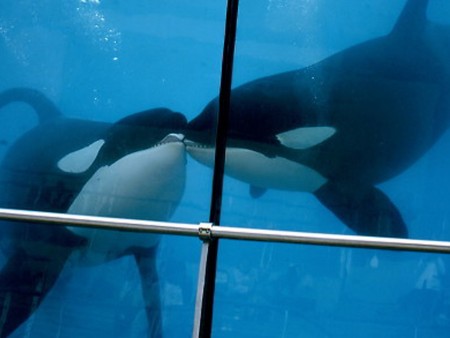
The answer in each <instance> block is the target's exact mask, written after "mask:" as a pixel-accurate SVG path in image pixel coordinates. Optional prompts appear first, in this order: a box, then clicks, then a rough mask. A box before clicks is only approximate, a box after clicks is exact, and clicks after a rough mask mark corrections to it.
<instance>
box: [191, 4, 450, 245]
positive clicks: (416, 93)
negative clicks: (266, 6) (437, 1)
mask: <svg viewBox="0 0 450 338" xmlns="http://www.w3.org/2000/svg"><path fill="white" fill-rule="evenodd" d="M428 3H429V1H428V0H408V1H407V2H406V5H405V7H404V9H403V11H402V13H401V14H400V16H399V18H398V20H397V22H396V24H395V25H394V27H393V29H392V31H391V32H390V33H389V34H388V35H386V36H383V37H380V38H376V39H373V40H369V41H367V42H364V43H361V44H358V45H355V46H353V47H350V48H348V49H345V50H343V51H341V52H338V53H337V54H334V55H332V56H330V57H328V58H326V59H324V60H322V61H320V62H318V63H316V64H313V65H311V66H308V67H306V68H303V69H299V70H295V71H290V72H286V73H280V74H276V75H273V76H268V77H264V78H260V79H257V80H255V81H252V82H249V83H246V84H244V85H242V86H239V87H237V88H235V89H234V90H232V93H231V109H230V116H229V121H228V122H229V129H228V143H227V152H226V164H225V172H226V173H227V174H228V175H229V176H232V177H234V178H237V179H239V180H242V181H245V182H248V183H250V185H251V193H252V194H253V195H254V196H259V195H261V194H262V193H263V192H264V191H265V189H268V188H269V189H285V190H296V191H306V192H310V193H312V194H314V195H315V196H316V197H317V198H318V199H319V201H320V202H321V203H322V204H323V205H324V206H326V207H327V208H328V209H329V210H331V211H332V212H333V213H334V214H335V215H336V216H337V217H338V218H339V219H340V220H341V221H342V222H343V223H345V224H346V225H347V226H348V227H349V228H351V229H352V230H354V231H355V232H356V233H357V234H361V235H377V236H389V237H407V236H408V230H407V227H406V225H405V223H404V221H403V219H402V216H401V214H400V212H399V211H398V210H397V208H396V207H395V206H394V204H393V203H392V202H391V201H390V199H389V198H388V197H387V196H386V195H385V194H384V193H383V192H382V191H381V190H380V189H378V188H377V187H375V185H376V184H378V183H381V182H384V181H386V180H389V179H391V178H393V177H395V176H396V175H398V174H400V173H401V172H403V171H404V170H405V169H406V168H408V167H409V166H411V165H412V164H413V163H414V162H415V161H416V160H417V159H419V158H420V157H421V156H422V155H423V154H424V153H425V152H426V151H427V150H428V149H430V147H431V146H432V145H433V144H434V143H435V142H436V141H437V140H438V139H439V137H440V136H441V135H442V134H443V133H444V131H445V130H446V129H447V128H448V125H449V118H450V28H449V27H448V26H443V25H438V24H435V23H432V22H431V21H429V20H428V19H427V8H428ZM217 112H218V100H217V99H215V100H213V101H211V102H210V103H209V104H208V105H207V106H206V107H205V109H204V110H203V111H202V112H201V114H200V115H199V116H197V117H196V118H194V119H193V120H191V121H190V122H189V124H188V126H189V129H190V131H189V132H187V133H186V139H187V140H188V141H189V142H188V141H187V145H188V147H187V150H188V153H189V154H190V155H192V157H193V158H194V159H196V160H198V161H199V162H201V163H203V164H206V165H208V166H212V165H213V150H214V149H213V148H212V147H211V145H212V144H213V136H214V134H215V127H216V123H217Z"/></svg>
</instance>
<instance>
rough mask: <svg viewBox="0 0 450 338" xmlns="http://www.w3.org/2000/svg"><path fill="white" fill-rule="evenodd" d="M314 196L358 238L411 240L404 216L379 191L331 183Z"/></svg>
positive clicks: (372, 188)
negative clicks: (375, 237) (399, 238)
mask: <svg viewBox="0 0 450 338" xmlns="http://www.w3.org/2000/svg"><path fill="white" fill-rule="evenodd" d="M314 194H315V196H316V197H317V198H318V199H319V201H320V202H321V203H322V204H323V205H324V206H326V207H327V208H328V209H329V210H330V211H331V212H333V213H334V214H335V215H336V216H337V217H338V218H339V219H340V220H341V221H342V222H344V223H345V224H346V225H347V226H348V227H350V228H351V229H352V230H353V231H355V232H356V233H357V234H358V235H363V236H381V237H408V230H407V228H406V225H405V223H404V221H403V219H402V216H401V215H400V212H399V211H398V210H397V208H396V207H395V205H394V204H393V203H392V202H391V201H390V200H389V198H388V197H387V196H386V195H385V194H384V193H383V192H382V191H381V190H379V189H377V188H375V187H359V186H353V185H342V184H336V183H333V182H328V183H326V184H325V185H324V186H322V187H321V188H320V189H318V190H317V191H316V192H315V193H314Z"/></svg>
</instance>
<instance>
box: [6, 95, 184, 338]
mask: <svg viewBox="0 0 450 338" xmlns="http://www.w3.org/2000/svg"><path fill="white" fill-rule="evenodd" d="M13 101H23V102H26V103H28V104H30V105H31V106H32V107H33V108H34V109H35V110H36V113H37V115H38V117H39V124H38V125H37V126H36V127H34V128H33V129H31V130H30V131H28V132H27V133H26V134H24V135H23V136H22V137H21V138H20V139H19V140H18V141H17V142H15V143H14V144H13V145H12V146H11V147H10V149H9V150H8V153H7V154H6V156H5V158H4V160H3V162H2V163H1V164H0V206H1V207H4V208H13V209H25V210H39V211H51V212H64V213H65V212H69V213H74V214H85V215H95V216H108V217H123V218H137V219H151V220H159V221H164V220H168V219H169V218H170V217H171V215H172V214H173V212H174V210H175V208H176V206H177V205H178V203H179V201H180V199H181V197H182V195H183V192H184V187H185V179H186V177H185V176H186V154H185V153H186V152H185V146H184V143H183V135H182V134H180V133H179V132H180V131H182V130H184V129H185V128H186V124H187V120H186V119H185V117H184V116H183V115H181V114H180V113H175V112H172V111H170V110H168V109H164V108H159V109H151V110H148V111H144V112H140V113H136V114H132V115H129V116H127V117H125V118H123V119H121V120H119V121H118V122H116V123H102V122H94V121H87V120H79V119H69V118H65V117H64V116H62V115H61V113H60V112H59V111H58V109H57V108H56V107H55V106H54V105H53V103H51V102H50V101H49V100H48V99H47V98H46V97H45V96H44V95H42V94H41V93H39V92H37V91H35V90H31V89H26V88H14V89H11V90H7V91H5V92H3V93H0V108H1V107H2V106H4V105H6V104H8V103H10V102H13ZM0 233H1V238H2V241H3V242H5V243H7V246H5V245H3V246H2V249H3V251H4V254H5V255H6V256H7V262H6V264H5V266H4V267H3V268H2V270H1V271H0V311H1V315H0V317H1V318H2V321H1V326H0V337H7V336H8V335H9V334H10V333H11V332H13V331H14V330H15V329H16V328H17V327H18V326H19V325H20V324H21V323H23V322H24V321H25V320H26V319H27V318H28V317H29V316H30V315H31V314H32V313H33V312H34V311H35V310H36V308H37V307H38V306H39V304H40V303H41V302H42V300H43V298H44V297H45V295H46V294H47V293H48V292H49V290H50V289H51V288H52V286H53V285H54V283H55V282H56V280H57V278H58V276H59V274H60V272H61V270H62V269H63V267H64V264H65V262H66V261H67V260H68V259H69V257H71V259H72V260H73V261H74V262H76V263H78V264H80V265H83V264H84V265H91V264H99V263H102V262H106V261H109V260H112V259H116V258H119V257H122V256H124V255H132V256H134V257H135V260H136V263H137V267H138V269H139V273H140V277H141V284H142V293H143V298H144V301H145V304H146V310H147V318H148V321H149V326H150V330H149V331H150V332H151V336H152V337H161V335H162V332H161V329H162V328H161V318H160V308H159V307H160V305H159V290H158V276H157V274H156V263H155V255H156V249H157V245H158V240H159V237H158V235H155V234H142V233H125V232H118V231H101V230H96V229H92V228H76V227H62V226H48V225H42V224H19V223H14V222H5V221H2V224H1V228H0Z"/></svg>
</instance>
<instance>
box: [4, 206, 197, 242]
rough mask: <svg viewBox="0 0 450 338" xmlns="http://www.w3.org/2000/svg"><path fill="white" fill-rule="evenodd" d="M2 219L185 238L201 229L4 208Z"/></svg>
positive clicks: (171, 224)
mask: <svg viewBox="0 0 450 338" xmlns="http://www.w3.org/2000/svg"><path fill="white" fill-rule="evenodd" d="M0 219H3V220H10V221H20V222H32V223H45V224H50V225H72V226H79V227H92V228H100V229H108V230H119V231H135V232H136V231H137V232H150V233H165V234H172V235H185V236H198V229H199V226H198V225H196V224H187V223H169V222H158V221H147V220H134V219H124V218H112V217H98V216H84V215H72V214H60V213H52V212H41V211H28V210H14V209H2V208H0Z"/></svg>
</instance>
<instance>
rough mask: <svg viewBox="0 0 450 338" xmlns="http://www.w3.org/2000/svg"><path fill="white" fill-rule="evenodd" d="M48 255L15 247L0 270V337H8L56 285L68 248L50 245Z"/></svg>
mask: <svg viewBox="0 0 450 338" xmlns="http://www.w3.org/2000/svg"><path fill="white" fill-rule="evenodd" d="M51 251H52V255H51V256H49V257H42V256H32V255H30V254H27V253H26V252H25V251H23V250H17V251H16V252H15V253H14V254H13V255H12V256H11V257H10V258H9V259H8V261H7V263H6V265H5V266H4V267H3V269H2V270H1V272H0V337H1V338H4V337H8V336H9V335H10V334H11V333H12V332H13V331H14V330H15V329H17V328H18V327H19V326H20V325H21V324H22V323H23V322H25V321H26V320H27V319H28V318H29V317H30V316H31V315H32V314H33V312H34V311H35V310H36V309H37V308H38V306H39V305H40V304H41V302H42V300H43V299H44V297H45V296H46V295H47V293H48V292H49V290H50V289H51V288H52V287H53V285H54V284H55V281H56V280H57V278H58V276H59V274H60V273H61V270H62V269H63V267H64V264H65V262H66V260H67V258H68V257H69V255H70V254H71V253H72V251H73V248H71V247H62V246H57V247H52V250H51Z"/></svg>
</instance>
